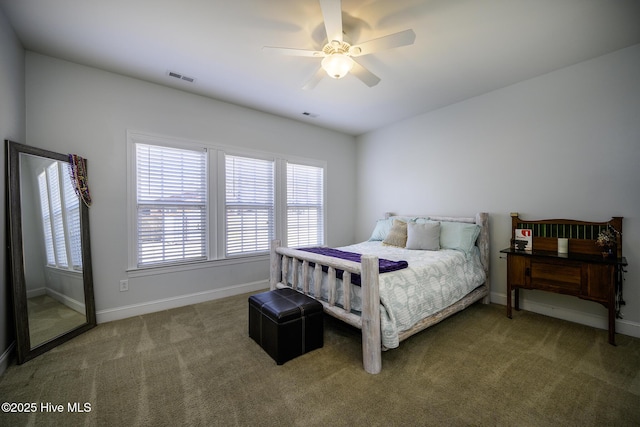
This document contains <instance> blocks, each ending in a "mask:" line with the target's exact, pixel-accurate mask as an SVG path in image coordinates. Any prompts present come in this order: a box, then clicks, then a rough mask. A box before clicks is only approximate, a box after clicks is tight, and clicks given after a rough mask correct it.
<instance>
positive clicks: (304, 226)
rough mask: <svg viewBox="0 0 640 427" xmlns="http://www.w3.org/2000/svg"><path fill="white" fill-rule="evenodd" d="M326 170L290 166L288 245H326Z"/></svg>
mask: <svg viewBox="0 0 640 427" xmlns="http://www.w3.org/2000/svg"><path fill="white" fill-rule="evenodd" d="M323 175H324V170H323V168H320V167H315V166H307V165H300V164H295V163H287V245H289V246H293V247H301V246H318V245H323V244H324V177H323Z"/></svg>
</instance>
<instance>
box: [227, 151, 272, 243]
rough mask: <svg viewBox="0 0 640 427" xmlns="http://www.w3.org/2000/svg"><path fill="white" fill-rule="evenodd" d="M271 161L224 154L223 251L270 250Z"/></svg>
mask: <svg viewBox="0 0 640 427" xmlns="http://www.w3.org/2000/svg"><path fill="white" fill-rule="evenodd" d="M273 170H274V162H273V161H269V160H260V159H253V158H249V157H238V156H229V155H227V156H225V182H226V195H225V218H226V227H225V229H226V230H225V231H226V254H227V255H239V254H250V253H255V252H264V251H268V250H269V245H270V242H271V240H273V235H274V213H275V205H274V203H275V202H274V177H273Z"/></svg>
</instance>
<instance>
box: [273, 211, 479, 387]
mask: <svg viewBox="0 0 640 427" xmlns="http://www.w3.org/2000/svg"><path fill="white" fill-rule="evenodd" d="M403 233H404V234H403ZM403 239H404V240H403ZM434 245H435V247H434ZM403 262H405V264H406V265H403ZM387 269H390V270H393V271H389V272H387V271H386V270H387ZM270 270H271V271H270V287H271V289H272V290H274V289H277V288H283V287H289V288H293V289H295V290H297V291H299V292H302V293H304V294H306V295H309V296H311V297H313V298H315V299H316V300H318V301H320V302H321V303H322V305H323V307H324V311H325V313H327V314H329V315H331V316H333V317H335V318H337V319H340V320H342V321H344V322H346V323H348V324H350V325H352V326H354V327H356V328H358V329H361V330H362V350H363V365H364V369H365V371H367V372H368V373H371V374H377V373H379V372H380V371H381V369H382V351H383V350H387V349H391V348H396V347H398V346H399V344H400V342H402V341H403V340H405V339H407V338H408V337H410V336H412V335H413V334H415V333H417V332H420V331H422V330H424V329H426V328H428V327H429V326H432V325H434V324H436V323H438V322H440V321H442V320H444V319H445V318H447V317H449V316H451V315H452V314H454V313H457V312H459V311H461V310H463V309H465V308H466V307H468V306H469V305H471V304H473V303H475V302H477V301H479V300H483V302H484V303H488V302H489V297H488V295H489V285H488V284H489V215H488V214H487V213H485V212H481V213H478V214H476V215H475V216H474V217H449V216H433V215H404V216H394V215H391V214H387V215H386V216H385V218H384V219H381V220H379V221H378V222H377V223H376V226H375V229H374V230H373V233H372V235H371V238H370V239H369V240H368V241H366V242H361V243H358V244H355V245H350V246H346V247H341V248H312V249H310V248H301V249H293V248H288V247H284V246H281V244H280V241H278V240H275V241H273V242H272V245H271V268H270ZM381 271H382V272H381Z"/></svg>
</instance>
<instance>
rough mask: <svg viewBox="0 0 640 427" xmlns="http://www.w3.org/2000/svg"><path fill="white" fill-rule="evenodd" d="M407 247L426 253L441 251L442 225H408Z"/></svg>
mask: <svg viewBox="0 0 640 427" xmlns="http://www.w3.org/2000/svg"><path fill="white" fill-rule="evenodd" d="M406 247H407V249H419V250H424V251H437V250H440V223H439V222H427V223H424V224H419V223H415V222H410V223H408V224H407V246H406Z"/></svg>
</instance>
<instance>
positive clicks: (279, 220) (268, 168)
mask: <svg viewBox="0 0 640 427" xmlns="http://www.w3.org/2000/svg"><path fill="white" fill-rule="evenodd" d="M128 142H129V156H130V157H129V159H130V162H129V167H130V169H129V175H128V179H129V188H130V192H129V198H128V203H129V207H128V208H129V230H130V233H129V236H130V241H129V250H130V253H129V268H130V269H132V270H133V269H138V268H148V267H160V266H171V265H177V264H184V263H190V262H194V261H209V260H221V259H229V258H237V257H242V256H256V255H262V256H264V255H267V254H268V253H269V248H270V245H271V241H272V240H273V239H280V240H282V241H283V242H285V243H287V244H288V245H289V246H314V245H321V244H324V240H325V239H324V235H325V225H324V218H325V215H324V209H325V205H324V180H325V179H326V173H325V168H326V166H325V165H324V163H322V162H318V161H313V160H308V159H296V160H294V159H288V158H286V157H285V156H278V155H275V154H270V153H265V152H257V151H254V150H242V149H237V148H232V147H224V146H216V145H213V144H207V143H203V142H190V141H182V140H176V139H171V138H163V137H157V136H151V135H144V134H140V133H135V132H129V133H128Z"/></svg>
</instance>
